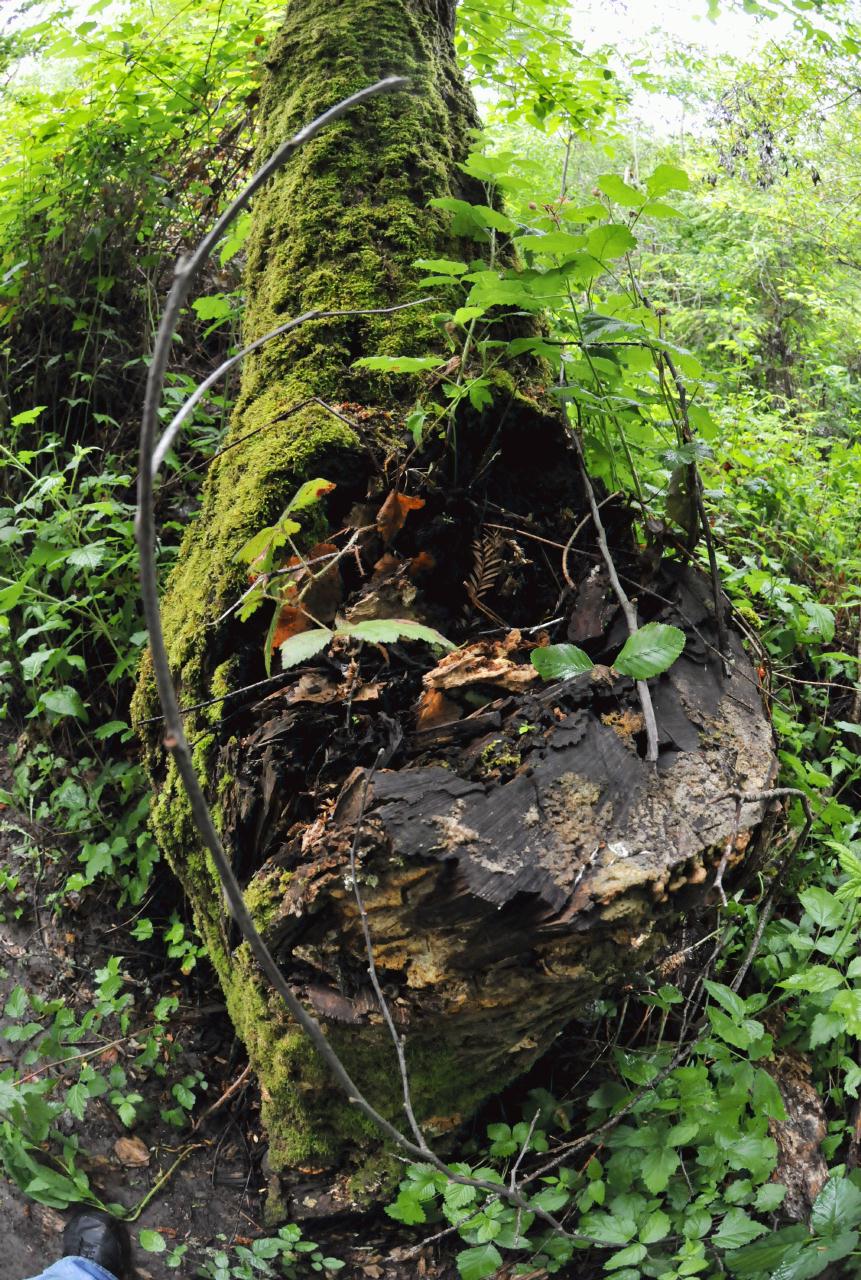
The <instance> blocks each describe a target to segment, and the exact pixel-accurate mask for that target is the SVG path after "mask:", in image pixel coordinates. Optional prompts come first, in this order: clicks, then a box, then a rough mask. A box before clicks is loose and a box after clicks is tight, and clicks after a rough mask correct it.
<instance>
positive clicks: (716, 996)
mask: <svg viewBox="0 0 861 1280" xmlns="http://www.w3.org/2000/svg"><path fill="white" fill-rule="evenodd" d="M703 986H704V987H705V989H706V991H707V992H708V993H709V995H710V996H711V998H712V999H713V1000H717V1002H718V1004H720V1005H723V1007H724V1009H726V1011H727V1013H728V1014H730V1016H731V1017H733V1018H735V1019H737V1020H738V1019H741V1018H743V1017H744V1016H745V1014H746V1013H747V1006H746V1005H745V1002H744V1000H742V998H741V996H740V995H738V994H737V993H736V992H735V991H733V989H732V987H727V986H725V985H724V983H722V982H712V981H711V979H710V978H706V979H705V981H704V982H703Z"/></svg>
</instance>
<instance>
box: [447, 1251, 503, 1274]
mask: <svg viewBox="0 0 861 1280" xmlns="http://www.w3.org/2000/svg"><path fill="white" fill-rule="evenodd" d="M455 1261H456V1262H457V1269H458V1272H459V1274H460V1280H486V1277H487V1276H492V1275H495V1274H496V1272H497V1271H498V1270H499V1268H500V1267H501V1266H502V1254H501V1253H500V1252H499V1250H498V1249H497V1248H496V1246H495V1245H493V1244H480V1245H476V1247H475V1248H474V1249H464V1250H463V1251H462V1252H461V1253H459V1254H458V1255H457V1257H456V1259H455Z"/></svg>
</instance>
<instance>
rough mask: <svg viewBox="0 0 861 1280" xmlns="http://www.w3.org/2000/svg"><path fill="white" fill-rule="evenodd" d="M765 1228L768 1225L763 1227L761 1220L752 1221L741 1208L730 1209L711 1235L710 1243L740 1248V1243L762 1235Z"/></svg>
mask: <svg viewBox="0 0 861 1280" xmlns="http://www.w3.org/2000/svg"><path fill="white" fill-rule="evenodd" d="M767 1230H768V1227H764V1226H763V1225H762V1223H761V1222H754V1220H753V1218H749V1217H748V1215H747V1214H746V1213H745V1212H744V1210H743V1209H730V1210H729V1212H728V1213H727V1214H726V1216H725V1218H724V1220H723V1222H722V1223H721V1224H720V1226H719V1227H718V1229H717V1231H716V1232H715V1233H714V1235H713V1236H712V1238H711V1239H712V1244H716V1245H717V1246H718V1248H719V1249H740V1248H741V1246H742V1245H744V1244H750V1242H751V1241H752V1240H756V1239H757V1238H758V1237H759V1236H761V1235H764V1234H765V1232H766V1231H767Z"/></svg>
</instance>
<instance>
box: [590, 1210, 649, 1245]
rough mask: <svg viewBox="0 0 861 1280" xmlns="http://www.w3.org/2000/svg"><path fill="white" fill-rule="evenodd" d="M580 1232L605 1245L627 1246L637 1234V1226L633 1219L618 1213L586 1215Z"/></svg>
mask: <svg viewBox="0 0 861 1280" xmlns="http://www.w3.org/2000/svg"><path fill="white" fill-rule="evenodd" d="M578 1230H579V1231H581V1232H582V1233H583V1235H584V1236H591V1237H592V1239H593V1240H600V1241H602V1242H603V1243H604V1244H627V1243H628V1241H629V1240H630V1239H631V1237H632V1236H633V1235H634V1234H635V1233H636V1230H637V1224H636V1222H635V1221H634V1219H633V1218H626V1217H623V1216H622V1215H620V1214H616V1213H612V1214H611V1213H585V1214H584V1215H583V1217H582V1218H581V1219H580V1225H579V1228H578Z"/></svg>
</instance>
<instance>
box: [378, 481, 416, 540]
mask: <svg viewBox="0 0 861 1280" xmlns="http://www.w3.org/2000/svg"><path fill="white" fill-rule="evenodd" d="M424 505H425V500H424V498H411V497H409V495H408V494H406V493H398V491H397V490H396V489H393V490H392V492H391V493H390V494H389V496H388V497H387V498H386V500H385V502H384V503H383V505H382V506H381V507H380V509H379V511H378V512H377V529H378V530H379V532H380V536H381V538H382V539H383V542H385V543H387V544H388V543H389V542H391V541H392V539H393V538H394V537H395V536H396V535H397V534H398V533H400V531H401V529H403V527H404V522H405V521H406V518H407V516H408V515H409V513H410V512H411V511H418V510H420V508H421V507H423V506H424Z"/></svg>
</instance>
